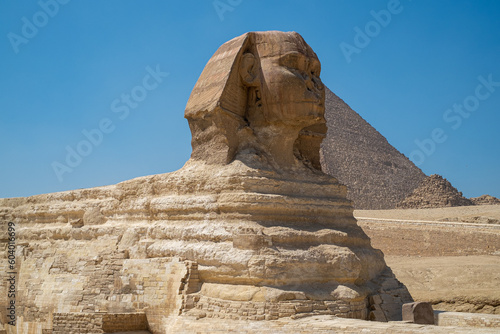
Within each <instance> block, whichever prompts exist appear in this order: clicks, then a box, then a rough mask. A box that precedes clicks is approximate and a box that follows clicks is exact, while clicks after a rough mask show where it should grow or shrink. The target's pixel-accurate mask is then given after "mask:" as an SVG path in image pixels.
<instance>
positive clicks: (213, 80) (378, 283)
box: [0, 31, 418, 334]
mask: <svg viewBox="0 0 500 334" xmlns="http://www.w3.org/2000/svg"><path fill="white" fill-rule="evenodd" d="M320 70H321V66H320V62H319V60H318V58H317V56H316V54H315V53H314V52H313V50H312V49H311V48H310V47H309V45H307V43H306V42H305V41H304V40H303V39H302V37H301V36H300V35H299V34H297V33H283V32H276V31H274V32H256V33H247V34H244V35H242V36H240V37H237V38H235V39H232V40H230V41H229V42H227V43H225V44H223V45H222V46H221V47H220V48H219V49H218V50H217V52H216V53H215V54H214V55H213V56H212V58H211V59H210V60H209V62H208V64H207V65H206V67H205V69H204V70H203V72H202V73H201V76H200V78H199V80H198V82H197V83H196V85H195V87H194V89H193V91H192V93H191V96H190V98H189V101H188V102H187V106H186V110H185V117H186V118H187V120H188V122H189V126H190V129H191V133H192V147H193V152H192V155H191V158H190V160H189V161H188V162H187V163H186V164H185V165H184V167H182V168H181V169H180V170H178V171H176V172H172V173H168V174H161V175H152V176H146V177H140V178H136V179H133V180H129V181H125V182H122V183H119V184H116V185H111V186H105V187H98V188H91V189H79V190H73V191H66V192H61V193H52V194H46V195H38V196H32V197H27V198H10V199H1V200H0V217H1V219H2V221H3V222H8V221H10V222H13V223H15V225H16V233H17V235H16V253H15V254H16V268H15V269H16V272H17V293H16V301H15V302H16V312H17V313H16V314H17V321H16V326H17V330H18V332H19V333H27V334H30V333H67V334H71V333H103V332H110V331H127V330H129V331H130V330H143V329H145V328H147V329H148V330H149V331H150V332H152V333H165V332H167V331H168V330H169V328H170V326H172V324H175V321H176V318H177V317H179V316H183V317H185V316H186V315H192V316H193V317H197V318H200V319H201V318H227V319H235V320H273V319H278V318H287V317H294V318H300V317H304V316H308V315H336V316H338V317H345V318H357V319H372V320H382V321H387V320H398V319H399V320H400V319H401V306H402V304H403V303H406V302H411V301H412V298H411V296H410V294H409V293H408V290H407V289H406V287H405V286H404V285H403V284H401V283H400V282H399V281H398V280H397V279H396V278H395V277H394V275H393V274H392V272H391V270H390V268H388V267H387V265H386V263H385V261H384V257H383V254H382V252H381V251H379V250H377V249H374V248H373V247H372V246H371V243H370V239H369V238H368V236H367V235H366V234H365V233H364V232H363V230H362V229H361V228H360V227H359V226H358V224H357V222H356V220H355V218H354V217H353V205H352V202H351V201H350V200H348V199H346V193H347V189H346V187H345V186H344V185H342V184H340V183H339V182H338V181H337V179H335V178H333V177H332V176H329V175H327V174H325V173H323V172H322V171H321V165H320V145H321V141H322V140H323V138H324V137H325V136H326V134H327V127H326V120H325V117H324V112H325V87H324V85H323V84H322V82H321V79H320V78H319V75H320ZM353 166H354V165H353ZM416 174H418V172H416ZM416 178H418V176H417V177H416ZM2 226H4V225H2ZM5 235H6V231H5V230H2V239H1V240H0V242H1V243H2V245H6V244H7V239H6V238H5V237H3V236H5ZM2 248H3V247H2ZM4 254H7V253H6V252H4V253H2V256H5V255H4ZM0 263H1V266H2V267H1V268H0V270H2V272H3V273H5V272H8V271H9V270H8V267H7V263H8V261H6V258H1V261H0ZM0 284H2V286H1V291H0V305H7V302H8V300H7V293H6V289H7V281H6V280H5V279H2V281H1V283H0ZM0 315H1V316H0V319H1V321H2V323H3V324H4V325H5V324H6V323H7V322H8V318H7V311H6V308H4V307H2V308H1V310H0ZM193 319H194V318H193ZM5 327H6V330H7V332H9V333H13V332H14V329H13V327H12V326H8V325H5Z"/></svg>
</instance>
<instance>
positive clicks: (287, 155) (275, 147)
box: [254, 124, 301, 169]
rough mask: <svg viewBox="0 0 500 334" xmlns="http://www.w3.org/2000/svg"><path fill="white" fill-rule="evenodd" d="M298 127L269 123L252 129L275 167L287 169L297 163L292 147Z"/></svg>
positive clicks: (296, 136) (297, 134)
mask: <svg viewBox="0 0 500 334" xmlns="http://www.w3.org/2000/svg"><path fill="white" fill-rule="evenodd" d="M300 129H301V128H300V127H290V126H289V125H286V126H285V125H282V124H270V125H267V126H264V127H259V128H258V129H254V133H255V135H256V137H257V141H258V142H259V144H260V145H259V146H260V147H261V148H262V149H263V150H264V151H265V153H267V155H268V156H269V157H271V159H272V160H273V162H274V163H275V164H276V165H277V167H279V168H281V169H288V168H293V167H296V166H297V164H298V161H297V159H296V158H295V155H294V153H293V148H294V144H295V141H296V140H297V138H298V136H299V132H300Z"/></svg>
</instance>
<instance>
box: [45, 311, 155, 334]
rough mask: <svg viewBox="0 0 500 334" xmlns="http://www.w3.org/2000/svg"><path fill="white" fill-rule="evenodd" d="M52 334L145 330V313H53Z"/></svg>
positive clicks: (98, 333) (146, 325) (96, 333)
mask: <svg viewBox="0 0 500 334" xmlns="http://www.w3.org/2000/svg"><path fill="white" fill-rule="evenodd" d="M52 323H53V327H52V332H51V333H52V334H86V333H88V334H94V333H95V334H100V333H114V332H127V331H136V330H147V329H148V323H147V320H146V314H145V313H115V314H110V313H54V314H53V321H52Z"/></svg>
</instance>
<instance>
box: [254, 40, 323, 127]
mask: <svg viewBox="0 0 500 334" xmlns="http://www.w3.org/2000/svg"><path fill="white" fill-rule="evenodd" d="M275 37H276V36H275ZM279 38H280V39H281V40H280V41H279V43H276V42H273V43H270V42H269V41H266V39H263V40H261V41H259V42H258V43H257V45H256V46H257V50H258V52H259V57H260V62H261V70H262V87H261V88H262V100H263V103H264V105H265V109H264V110H263V113H264V117H265V118H266V120H267V121H270V122H272V123H284V124H286V125H295V126H300V127H304V126H309V125H313V124H317V123H324V122H325V119H324V111H325V106H324V101H325V89H324V85H323V83H322V82H321V79H320V78H319V76H320V72H321V64H320V62H319V60H318V58H317V56H316V54H315V53H314V52H313V51H312V49H311V48H310V47H309V46H308V45H307V44H306V43H305V42H304V41H303V40H302V38H301V37H300V36H298V35H294V34H291V33H288V34H283V33H282V34H280V35H279Z"/></svg>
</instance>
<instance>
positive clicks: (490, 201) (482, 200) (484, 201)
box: [470, 195, 500, 205]
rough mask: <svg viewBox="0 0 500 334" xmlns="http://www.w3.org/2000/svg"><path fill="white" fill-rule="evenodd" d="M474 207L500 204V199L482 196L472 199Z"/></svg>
mask: <svg viewBox="0 0 500 334" xmlns="http://www.w3.org/2000/svg"><path fill="white" fill-rule="evenodd" d="M470 200H471V201H472V203H474V205H495V204H500V199H498V198H496V197H493V196H491V195H481V196H479V197H472V198H471V199H470Z"/></svg>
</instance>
